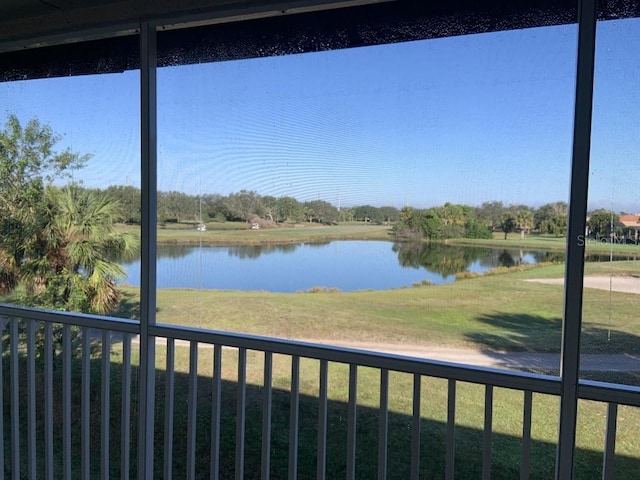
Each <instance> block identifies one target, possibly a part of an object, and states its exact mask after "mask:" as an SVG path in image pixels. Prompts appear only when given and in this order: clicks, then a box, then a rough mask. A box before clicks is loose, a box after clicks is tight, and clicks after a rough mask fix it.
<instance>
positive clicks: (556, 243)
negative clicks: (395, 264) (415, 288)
mask: <svg viewBox="0 0 640 480" xmlns="http://www.w3.org/2000/svg"><path fill="white" fill-rule="evenodd" d="M582 241H583V242H584V244H585V246H586V250H587V252H588V253H602V254H608V253H610V252H611V247H612V246H611V244H609V243H602V242H598V241H595V240H593V239H583V240H582ZM445 243H450V244H453V245H484V246H492V247H502V248H516V249H517V248H527V249H531V250H563V251H564V250H566V248H567V239H566V237H557V236H553V235H541V234H535V233H534V234H529V235H526V236H525V237H524V238H520V234H519V233H510V234H509V235H507V239H506V240H505V238H504V233H500V232H494V234H493V238H491V239H475V238H454V239H450V240H446V241H445ZM613 253H614V255H629V256H632V257H634V258H635V257H637V258H640V244H635V245H634V244H629V245H624V244H620V243H614V244H613Z"/></svg>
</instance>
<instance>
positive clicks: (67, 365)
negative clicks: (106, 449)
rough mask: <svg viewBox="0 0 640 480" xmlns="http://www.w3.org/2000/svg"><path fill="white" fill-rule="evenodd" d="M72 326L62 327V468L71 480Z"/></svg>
mask: <svg viewBox="0 0 640 480" xmlns="http://www.w3.org/2000/svg"><path fill="white" fill-rule="evenodd" d="M71 353H72V352H71V327H70V326H69V325H65V326H64V327H62V470H63V472H64V475H63V476H64V478H65V480H71Z"/></svg>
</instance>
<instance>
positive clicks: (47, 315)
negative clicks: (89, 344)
mask: <svg viewBox="0 0 640 480" xmlns="http://www.w3.org/2000/svg"><path fill="white" fill-rule="evenodd" d="M0 316H5V317H14V318H28V319H32V320H38V321H41V322H50V323H62V324H67V325H76V326H78V327H88V328H98V329H102V330H111V331H114V332H122V333H133V334H139V333H140V323H139V322H137V321H135V320H127V319H122V318H113V317H103V316H100V315H89V314H86V313H76V312H61V311H52V310H42V309H38V308H31V307H20V306H17V305H8V304H5V303H0Z"/></svg>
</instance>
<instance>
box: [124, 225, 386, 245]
mask: <svg viewBox="0 0 640 480" xmlns="http://www.w3.org/2000/svg"><path fill="white" fill-rule="evenodd" d="M116 230H117V231H122V232H124V231H127V232H133V233H139V231H140V227H139V226H136V225H117V228H116ZM331 240H392V238H391V232H390V227H388V226H385V225H371V224H365V223H350V224H341V225H318V224H315V223H299V224H295V225H294V224H286V225H285V226H281V227H279V228H263V229H260V230H251V228H249V224H247V223H244V222H225V223H215V222H212V223H208V224H207V230H206V231H204V232H199V231H197V230H196V229H195V226H194V225H184V224H166V225H165V226H164V227H159V228H158V243H161V244H182V245H199V244H201V243H202V244H204V245H254V244H264V243H304V242H328V241H331Z"/></svg>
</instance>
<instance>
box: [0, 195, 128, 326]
mask: <svg viewBox="0 0 640 480" xmlns="http://www.w3.org/2000/svg"><path fill="white" fill-rule="evenodd" d="M118 210H119V204H118V202H117V201H115V200H113V199H112V198H110V197H107V196H106V195H101V194H99V193H98V192H96V191H90V190H86V189H83V188H80V187H79V186H77V185H70V186H67V187H63V188H56V187H47V189H46V191H45V201H44V202H43V207H42V211H40V212H38V215H37V216H36V217H35V222H31V223H35V224H37V225H38V227H39V228H38V231H37V232H32V233H31V234H29V232H28V230H29V228H27V227H26V226H27V225H29V222H23V223H22V232H21V233H22V235H18V237H20V236H21V237H22V238H23V243H22V245H23V246H22V248H21V249H18V250H21V251H20V252H19V254H21V255H22V257H20V260H19V261H16V258H18V257H17V252H16V245H15V243H16V242H13V243H11V242H6V241H5V240H4V239H2V240H0V261H1V259H4V258H9V259H12V263H11V265H9V267H10V268H6V269H3V272H7V273H5V277H7V278H8V279H12V283H10V282H9V281H4V283H2V286H6V288H5V290H7V289H13V288H15V287H16V285H17V283H18V281H20V282H22V283H23V285H24V288H25V290H26V293H27V298H29V299H30V301H29V303H31V304H34V305H38V306H43V307H47V308H56V309H61V310H74V311H82V312H88V313H97V314H105V313H108V312H110V311H112V310H113V309H115V308H116V307H117V306H118V303H119V301H120V293H119V291H118V289H117V281H118V280H119V279H121V278H123V277H124V276H125V272H124V270H123V268H122V267H121V266H120V265H119V264H118V263H116V260H118V259H123V258H127V257H133V256H134V255H135V254H136V253H137V250H138V244H139V242H138V239H137V238H136V237H135V236H132V235H130V234H127V233H116V232H114V231H113V224H114V219H115V218H116V216H117V214H118V213H119V211H118ZM2 281H3V278H1V277H0V282H2Z"/></svg>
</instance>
